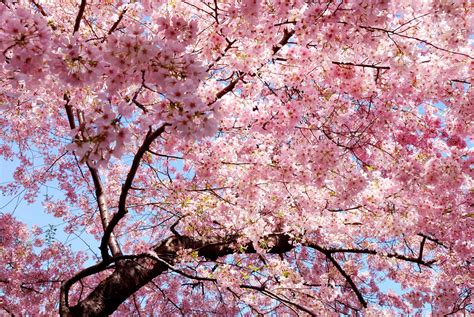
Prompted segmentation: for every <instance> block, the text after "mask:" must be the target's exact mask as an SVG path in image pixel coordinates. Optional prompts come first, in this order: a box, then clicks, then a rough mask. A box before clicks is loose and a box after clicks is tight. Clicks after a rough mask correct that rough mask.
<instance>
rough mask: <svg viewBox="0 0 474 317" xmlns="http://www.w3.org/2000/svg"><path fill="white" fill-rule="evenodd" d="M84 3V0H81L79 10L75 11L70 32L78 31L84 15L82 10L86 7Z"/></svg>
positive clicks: (85, 2)
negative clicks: (72, 29)
mask: <svg viewBox="0 0 474 317" xmlns="http://www.w3.org/2000/svg"><path fill="white" fill-rule="evenodd" d="M86 4H87V1H86V0H81V5H80V7H79V12H77V16H76V22H74V31H73V32H72V34H74V33H76V32H77V31H79V27H80V26H81V20H82V16H83V15H84V10H85V9H86Z"/></svg>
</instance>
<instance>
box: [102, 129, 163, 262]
mask: <svg viewBox="0 0 474 317" xmlns="http://www.w3.org/2000/svg"><path fill="white" fill-rule="evenodd" d="M167 126H169V124H168V123H164V124H163V125H162V126H161V127H159V128H158V129H156V130H155V131H152V130H151V128H150V131H148V133H147V135H146V136H145V140H144V141H143V143H142V145H141V146H140V148H139V149H138V151H137V153H136V154H135V157H134V158H133V162H132V166H131V167H130V170H129V172H128V174H127V178H126V179H125V183H124V184H123V185H122V191H121V193H120V198H119V204H118V211H117V213H115V214H114V215H113V217H112V219H111V220H110V223H109V224H108V225H107V227H106V228H105V231H104V236H103V237H102V241H101V244H100V252H101V255H102V258H103V259H107V258H108V257H109V254H108V251H107V244H108V243H109V240H110V237H111V235H112V232H113V230H114V228H115V226H116V225H117V224H118V222H119V221H120V220H121V219H122V218H123V217H124V216H125V215H126V214H127V196H128V192H129V190H130V189H131V187H132V184H133V180H134V179H135V175H136V173H137V171H138V168H139V167H140V163H141V160H142V157H143V155H144V154H145V153H146V152H147V151H148V149H149V148H150V145H151V144H152V143H153V141H154V140H155V139H156V138H158V137H159V136H160V135H161V134H162V133H163V132H165V128H166V127H167Z"/></svg>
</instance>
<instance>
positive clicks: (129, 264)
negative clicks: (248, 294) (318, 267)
mask: <svg viewBox="0 0 474 317" xmlns="http://www.w3.org/2000/svg"><path fill="white" fill-rule="evenodd" d="M237 238H238V236H231V237H227V238H221V237H214V238H203V239H200V238H192V237H188V236H171V237H169V238H167V239H165V240H163V241H162V242H161V243H159V244H157V245H156V246H155V247H154V248H153V249H152V251H151V252H150V253H149V254H145V255H139V256H135V258H134V257H133V256H128V257H127V256H121V257H117V258H107V259H106V260H104V261H103V262H102V263H105V264H100V263H99V264H98V265H96V266H94V267H92V268H89V269H86V270H85V272H84V271H83V272H81V273H79V274H78V275H77V276H76V277H74V278H73V279H72V282H71V281H68V284H67V285H69V288H70V286H71V285H73V284H74V283H75V282H77V281H78V280H80V279H82V278H83V277H85V276H88V275H90V274H91V273H92V274H93V272H98V271H101V270H104V269H105V268H106V267H107V266H108V265H109V264H110V263H112V262H116V261H118V260H122V261H121V265H118V266H116V267H115V271H114V272H113V273H112V274H111V275H110V276H109V277H108V278H106V279H105V280H103V281H102V282H101V283H100V284H99V285H98V286H97V287H96V288H95V289H94V290H93V291H92V292H91V293H90V294H89V295H88V296H87V297H86V298H85V299H83V300H81V301H80V302H79V303H78V304H77V305H76V306H74V307H71V308H70V309H69V308H68V309H67V310H64V309H63V311H69V312H70V313H73V315H76V316H82V315H87V316H103V315H106V314H111V313H112V312H114V311H115V310H116V309H117V307H118V306H119V305H120V304H121V303H122V302H123V301H125V300H126V299H127V298H129V297H130V296H131V295H133V294H134V293H135V292H136V291H137V290H138V289H140V288H141V287H142V286H144V285H145V284H147V283H149V282H150V281H151V280H153V279H154V278H155V277H157V276H159V275H160V274H162V273H164V272H165V271H167V270H169V269H170V268H173V267H172V265H173V263H174V262H175V260H176V258H177V257H178V254H179V253H180V252H182V251H183V250H194V251H195V252H197V254H198V255H199V256H201V257H204V258H205V259H207V260H211V261H215V260H216V259H217V258H219V257H222V256H225V255H229V254H237V253H242V252H243V253H256V249H255V247H254V245H253V244H252V243H249V244H247V245H245V246H242V247H240V248H237V246H236V245H235V243H236V241H237ZM263 240H264V241H265V242H266V244H267V245H271V246H272V247H271V248H269V249H268V250H266V252H267V253H270V254H283V253H287V252H289V251H291V250H292V249H293V248H294V247H295V246H294V245H293V244H292V243H291V242H290V241H291V239H290V237H289V236H288V235H287V234H284V233H279V234H271V235H268V236H266V237H265V238H264V239H263ZM303 246H306V247H310V248H313V249H316V250H318V251H320V252H322V253H324V254H325V255H326V256H327V257H328V259H329V260H330V261H331V262H332V264H333V265H334V266H335V267H336V268H337V269H338V271H339V272H341V274H342V275H343V276H344V278H345V279H346V280H347V281H348V283H349V284H350V285H351V287H352V288H353V289H354V292H355V293H356V296H357V297H358V299H359V301H360V302H361V304H362V305H363V306H364V307H365V306H366V305H367V303H366V301H365V299H364V298H363V295H362V293H361V292H360V291H359V290H357V287H356V285H355V282H354V281H353V280H352V279H351V277H350V276H349V275H348V274H347V273H346V272H344V271H343V270H342V268H341V266H340V265H339V263H337V261H336V260H335V259H334V257H333V254H334V253H362V254H372V255H376V254H379V253H378V252H377V251H376V250H371V249H336V248H324V247H321V246H319V245H317V244H314V243H304V244H303ZM386 256H387V257H394V258H396V259H399V260H404V261H409V262H414V263H419V264H424V265H427V266H429V264H431V263H433V262H434V261H428V262H425V261H424V260H422V259H420V257H419V256H418V257H416V258H411V257H406V256H404V255H400V254H395V253H393V254H388V255H386ZM156 258H159V259H160V261H157V260H156ZM175 270H176V269H175ZM343 272H344V273H343ZM178 273H179V274H181V273H182V272H178ZM189 278H193V279H196V277H195V276H189ZM64 292H65V289H64V288H63V290H62V297H61V298H64V297H65V295H64ZM62 303H65V301H64V300H63V301H62ZM63 316H67V314H63Z"/></svg>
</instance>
